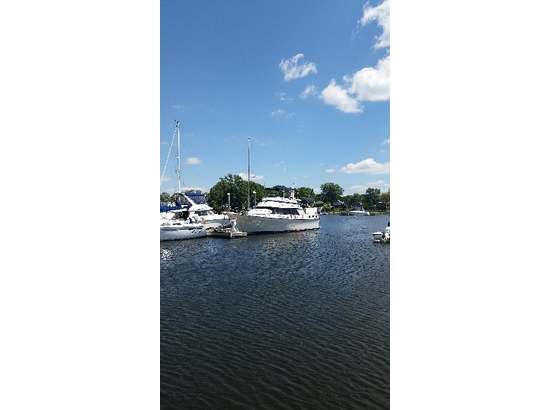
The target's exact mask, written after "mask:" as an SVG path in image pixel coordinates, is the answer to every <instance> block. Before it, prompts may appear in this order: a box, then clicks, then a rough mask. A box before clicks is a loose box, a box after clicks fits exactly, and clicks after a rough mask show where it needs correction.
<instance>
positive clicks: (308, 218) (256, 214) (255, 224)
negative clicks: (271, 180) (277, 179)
mask: <svg viewBox="0 0 550 410" xmlns="http://www.w3.org/2000/svg"><path fill="white" fill-rule="evenodd" d="M236 219H237V228H238V229H239V230H241V231H244V232H247V233H248V234H259V233H278V232H297V231H308V230H315V229H319V227H320V219H319V213H318V212H317V208H316V207H307V206H302V204H301V201H300V200H299V199H296V198H295V196H294V189H292V190H291V192H290V196H289V197H288V198H285V197H284V196H277V197H264V198H263V199H262V200H261V201H260V202H259V203H258V204H257V205H256V206H255V207H254V208H252V209H251V210H249V211H248V212H245V213H244V214H242V215H238V216H237V217H236Z"/></svg>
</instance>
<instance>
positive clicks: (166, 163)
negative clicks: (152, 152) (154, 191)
mask: <svg viewBox="0 0 550 410" xmlns="http://www.w3.org/2000/svg"><path fill="white" fill-rule="evenodd" d="M177 131H178V127H176V129H175V130H174V135H172V142H171V143H170V149H169V150H168V155H167V156H166V162H165V163H164V169H163V170H162V176H161V177H160V185H161V186H162V180H163V179H164V173H165V172H166V166H167V165H168V160H169V159H170V152H171V151H172V146H173V145H174V139H175V138H176V132H177Z"/></svg>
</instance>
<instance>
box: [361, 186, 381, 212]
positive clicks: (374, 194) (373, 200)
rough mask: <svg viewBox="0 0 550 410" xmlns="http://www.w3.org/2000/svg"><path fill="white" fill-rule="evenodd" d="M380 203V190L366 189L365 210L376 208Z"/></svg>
mask: <svg viewBox="0 0 550 410" xmlns="http://www.w3.org/2000/svg"><path fill="white" fill-rule="evenodd" d="M379 201H380V190H379V189H378V188H367V191H366V192H365V205H366V206H367V209H374V208H376V204H377V203H378V202H379Z"/></svg>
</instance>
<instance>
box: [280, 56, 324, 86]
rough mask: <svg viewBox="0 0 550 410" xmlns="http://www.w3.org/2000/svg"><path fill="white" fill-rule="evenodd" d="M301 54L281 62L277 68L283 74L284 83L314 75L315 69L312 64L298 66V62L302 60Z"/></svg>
mask: <svg viewBox="0 0 550 410" xmlns="http://www.w3.org/2000/svg"><path fill="white" fill-rule="evenodd" d="M303 58H304V55H303V54H301V53H300V54H296V55H295V56H294V57H292V58H289V59H288V60H281V62H280V63H279V68H280V69H281V71H282V72H283V74H284V79H285V81H290V80H295V79H296V78H303V77H306V76H307V75H309V74H310V73H313V74H315V73H316V72H317V67H316V66H315V64H313V63H303V64H300V63H299V60H301V59H303Z"/></svg>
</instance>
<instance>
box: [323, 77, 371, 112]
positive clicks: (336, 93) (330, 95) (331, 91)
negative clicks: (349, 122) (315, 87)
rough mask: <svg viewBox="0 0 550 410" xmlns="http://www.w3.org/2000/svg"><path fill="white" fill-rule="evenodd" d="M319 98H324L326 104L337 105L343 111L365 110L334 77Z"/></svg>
mask: <svg viewBox="0 0 550 410" xmlns="http://www.w3.org/2000/svg"><path fill="white" fill-rule="evenodd" d="M319 98H320V99H321V100H323V101H324V102H325V104H328V105H335V106H336V108H338V109H339V110H340V111H343V112H351V113H358V112H363V107H362V106H361V105H360V104H359V102H358V101H356V100H354V99H353V98H352V97H350V96H349V94H348V91H347V90H346V89H345V88H342V87H340V86H339V85H337V84H336V81H335V80H334V79H333V80H332V81H331V82H330V84H329V85H327V86H326V87H325V89H324V90H323V91H321V95H320V96H319Z"/></svg>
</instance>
